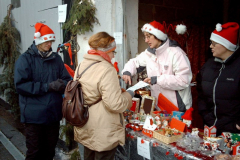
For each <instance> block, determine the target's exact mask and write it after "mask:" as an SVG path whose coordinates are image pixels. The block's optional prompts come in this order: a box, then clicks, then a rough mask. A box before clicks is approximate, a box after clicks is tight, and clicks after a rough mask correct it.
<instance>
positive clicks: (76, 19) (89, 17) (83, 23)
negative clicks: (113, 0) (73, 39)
mask: <svg viewBox="0 0 240 160" xmlns="http://www.w3.org/2000/svg"><path fill="white" fill-rule="evenodd" d="M95 13H96V8H95V6H94V5H93V3H92V1H91V0H74V2H73V5H72V7H71V10H70V18H69V19H68V20H67V22H66V23H64V24H63V26H62V29H66V30H67V31H70V32H71V34H72V35H77V34H84V33H85V32H88V31H92V29H93V23H97V24H100V23H99V22H98V19H97V18H96V17H95Z"/></svg>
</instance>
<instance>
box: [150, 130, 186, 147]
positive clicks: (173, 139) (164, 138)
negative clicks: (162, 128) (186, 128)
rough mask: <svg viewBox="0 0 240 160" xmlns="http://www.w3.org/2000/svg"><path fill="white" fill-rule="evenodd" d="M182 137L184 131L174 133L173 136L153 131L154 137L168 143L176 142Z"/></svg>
mask: <svg viewBox="0 0 240 160" xmlns="http://www.w3.org/2000/svg"><path fill="white" fill-rule="evenodd" d="M182 137H183V133H181V134H179V135H173V136H171V137H167V136H165V135H162V134H160V133H158V132H157V131H153V138H156V139H158V140H159V141H161V142H163V143H166V144H169V143H173V142H176V141H177V140H179V139H180V138H182Z"/></svg>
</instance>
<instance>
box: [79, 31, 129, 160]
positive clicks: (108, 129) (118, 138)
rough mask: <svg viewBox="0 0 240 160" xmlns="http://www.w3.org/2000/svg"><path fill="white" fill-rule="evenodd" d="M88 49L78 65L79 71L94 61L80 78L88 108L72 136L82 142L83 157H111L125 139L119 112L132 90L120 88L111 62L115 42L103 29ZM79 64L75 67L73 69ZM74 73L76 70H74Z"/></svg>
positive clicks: (125, 107) (107, 158)
mask: <svg viewBox="0 0 240 160" xmlns="http://www.w3.org/2000/svg"><path fill="white" fill-rule="evenodd" d="M88 44H89V46H90V47H91V49H90V50H89V51H88V54H86V55H84V60H83V61H82V62H81V64H80V65H79V66H78V67H80V68H79V74H80V73H82V72H83V70H84V69H85V68H87V67H88V66H89V65H91V64H92V63H94V62H98V63H96V64H94V65H93V66H91V67H90V68H89V69H88V70H87V71H86V72H85V73H84V74H83V76H82V77H81V79H80V80H79V81H80V83H81V84H82V90H83V93H84V98H85V101H86V103H87V104H94V103H96V102H97V103H96V104H94V105H92V106H91V107H90V108H89V120H88V122H87V123H86V125H85V126H83V127H81V128H79V127H74V139H75V141H77V142H79V143H81V144H82V145H83V146H84V159H85V160H94V159H95V160H100V159H101V160H103V159H104V160H113V159H114V154H115V152H116V148H117V146H118V145H119V144H120V145H124V143H125V129H124V126H125V125H124V118H123V115H122V113H123V112H124V111H125V110H126V109H128V108H130V107H131V105H132V97H133V92H132V91H128V92H122V91H121V88H120V85H119V79H118V75H117V72H116V70H115V68H114V66H113V65H112V63H111V59H112V58H113V57H114V54H115V53H116V52H115V49H116V43H115V41H114V38H113V37H112V36H110V35H109V34H108V33H106V32H99V33H97V34H94V35H93V36H91V37H90V39H89V41H88ZM77 70H78V68H77V69H76V71H77ZM75 75H76V74H75Z"/></svg>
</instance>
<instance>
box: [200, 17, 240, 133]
mask: <svg viewBox="0 0 240 160" xmlns="http://www.w3.org/2000/svg"><path fill="white" fill-rule="evenodd" d="M238 30H239V25H238V24H237V23H235V22H228V23H226V24H223V25H221V24H217V25H216V29H215V30H214V31H213V32H212V34H211V37H210V40H211V45H210V48H211V50H212V53H213V58H211V59H209V60H208V61H207V62H206V63H205V64H204V65H203V67H202V68H201V70H200V72H199V73H198V75H197V89H198V110H199V113H200V114H201V116H202V117H203V120H204V124H205V125H207V126H208V127H212V126H215V127H216V129H217V136H219V135H221V133H222V132H231V133H240V127H239V126H240V50H239V48H238V32H239V31H238Z"/></svg>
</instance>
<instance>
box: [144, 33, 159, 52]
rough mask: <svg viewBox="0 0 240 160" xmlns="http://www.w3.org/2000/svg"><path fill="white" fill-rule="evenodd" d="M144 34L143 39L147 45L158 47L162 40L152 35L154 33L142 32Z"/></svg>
mask: <svg viewBox="0 0 240 160" xmlns="http://www.w3.org/2000/svg"><path fill="white" fill-rule="evenodd" d="M143 34H144V41H145V42H146V43H147V44H148V45H149V47H150V48H158V47H159V46H160V45H161V44H162V42H161V41H160V40H158V39H156V38H155V37H154V35H152V34H150V33H148V32H143Z"/></svg>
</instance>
